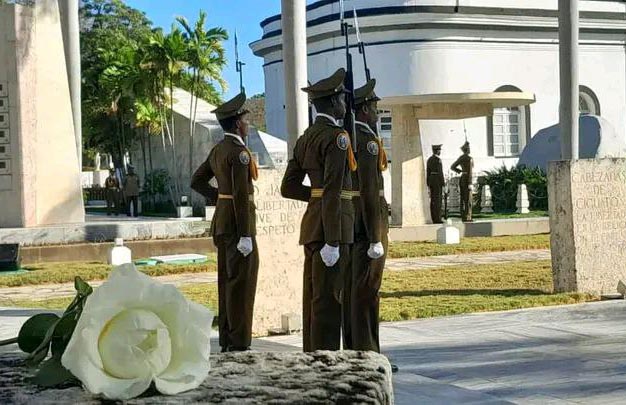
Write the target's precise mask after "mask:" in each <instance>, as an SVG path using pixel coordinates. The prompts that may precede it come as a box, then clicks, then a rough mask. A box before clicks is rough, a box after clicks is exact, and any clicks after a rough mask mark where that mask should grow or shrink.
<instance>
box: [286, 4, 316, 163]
mask: <svg viewBox="0 0 626 405" xmlns="http://www.w3.org/2000/svg"><path fill="white" fill-rule="evenodd" d="M281 21H282V30H283V34H282V35H283V41H282V46H283V69H284V74H285V116H286V120H287V144H288V150H289V157H290V158H291V156H292V154H293V148H294V146H295V144H296V141H297V140H298V137H299V136H300V135H302V133H303V132H304V130H305V129H306V128H307V126H308V123H309V104H308V99H307V95H306V93H305V92H303V91H302V90H301V89H302V88H303V87H306V86H307V36H306V35H307V34H306V2H305V1H304V0H282V18H281Z"/></svg>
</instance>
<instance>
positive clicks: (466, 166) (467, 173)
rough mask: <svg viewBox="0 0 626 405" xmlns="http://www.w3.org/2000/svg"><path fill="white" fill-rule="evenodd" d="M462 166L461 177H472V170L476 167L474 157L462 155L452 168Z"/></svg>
mask: <svg viewBox="0 0 626 405" xmlns="http://www.w3.org/2000/svg"><path fill="white" fill-rule="evenodd" d="M459 166H461V177H466V178H469V179H470V180H471V179H472V172H473V169H474V159H472V157H471V156H470V155H466V154H463V155H461V156H460V157H459V158H458V159H457V160H456V161H455V162H454V163H453V164H452V166H451V167H450V168H451V169H453V170H454V169H458V167H459Z"/></svg>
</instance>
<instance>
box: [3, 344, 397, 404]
mask: <svg viewBox="0 0 626 405" xmlns="http://www.w3.org/2000/svg"><path fill="white" fill-rule="evenodd" d="M22 359H23V355H22V354H19V353H15V352H7V351H4V352H2V351H0V403H2V404H7V405H8V404H42V403H73V404H100V403H106V402H105V401H102V400H100V399H99V398H96V397H94V396H92V395H90V394H88V393H86V392H85V391H84V390H82V389H81V388H80V387H77V386H67V387H62V388H59V389H50V390H41V389H39V388H37V387H34V386H32V385H30V384H28V383H27V382H25V377H27V376H28V375H29V371H28V369H26V368H23V367H19V365H20V364H21V362H22ZM393 398H394V397H393V388H392V383H391V366H390V365H389V361H388V360H387V358H386V357H384V356H382V355H379V354H376V353H372V352H315V353H299V352H271V353H264V352H244V353H226V354H216V355H213V356H212V357H211V371H210V372H209V375H208V377H207V379H206V380H205V382H204V383H203V384H202V385H201V386H200V387H199V388H198V389H196V390H192V391H189V392H185V393H182V394H179V395H176V396H161V395H158V394H152V395H150V394H149V395H147V396H144V397H141V398H136V399H134V400H131V401H127V402H125V403H127V404H196V403H203V404H206V403H211V404H221V403H229V404H245V403H255V404H270V403H271V404H337V403H339V404H342V403H343V404H348V403H361V404H382V405H386V404H393V403H394V400H393Z"/></svg>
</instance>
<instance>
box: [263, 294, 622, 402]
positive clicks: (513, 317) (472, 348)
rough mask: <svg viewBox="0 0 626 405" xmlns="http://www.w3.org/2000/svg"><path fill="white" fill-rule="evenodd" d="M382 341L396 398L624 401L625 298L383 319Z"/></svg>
mask: <svg viewBox="0 0 626 405" xmlns="http://www.w3.org/2000/svg"><path fill="white" fill-rule="evenodd" d="M262 340H265V341H270V342H274V343H281V344H288V345H293V346H294V347H298V346H300V344H301V343H300V341H301V338H300V337H299V336H279V337H271V338H265V339H262ZM381 341H382V344H383V352H384V353H385V354H386V355H387V356H388V357H389V359H390V360H391V362H392V363H394V364H397V365H398V366H399V367H400V372H399V373H397V374H395V375H394V389H395V395H396V403H397V404H452V403H463V404H468V403H480V404H485V403H486V404H497V403H520V404H569V403H585V404H623V403H626V301H613V302H604V303H594V304H582V305H574V306H564V307H552V308H540V309H530V310H520V311H509V312H498V313H485V314H475V315H465V316H455V317H446V318H435V319H425V320H419V321H408V322H397V323H385V324H383V325H382V327H381Z"/></svg>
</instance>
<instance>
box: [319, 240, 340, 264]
mask: <svg viewBox="0 0 626 405" xmlns="http://www.w3.org/2000/svg"><path fill="white" fill-rule="evenodd" d="M320 256H322V261H323V262H324V264H325V265H326V267H333V266H334V265H335V264H336V263H337V261H338V260H339V246H330V245H328V244H326V245H324V247H323V248H322V250H320Z"/></svg>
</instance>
